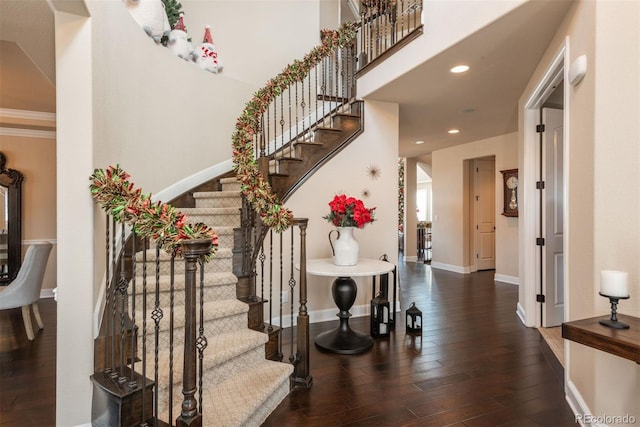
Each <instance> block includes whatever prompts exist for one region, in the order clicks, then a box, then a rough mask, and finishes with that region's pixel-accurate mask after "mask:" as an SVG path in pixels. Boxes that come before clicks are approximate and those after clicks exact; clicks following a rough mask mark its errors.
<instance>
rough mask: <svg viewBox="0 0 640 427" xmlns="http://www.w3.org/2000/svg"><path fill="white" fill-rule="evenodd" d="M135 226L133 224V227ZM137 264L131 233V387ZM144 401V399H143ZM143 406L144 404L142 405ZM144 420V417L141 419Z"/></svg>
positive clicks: (134, 243)
mask: <svg viewBox="0 0 640 427" xmlns="http://www.w3.org/2000/svg"><path fill="white" fill-rule="evenodd" d="M133 228H135V225H134V227H133ZM136 269H137V264H136V236H135V235H134V234H133V233H132V234H131V270H132V273H131V348H130V349H129V354H130V355H131V379H130V380H129V387H131V388H133V387H135V386H136V385H137V383H136V381H135V377H134V372H135V370H136V358H135V348H136V330H135V325H136V272H137V270H136ZM143 402H144V401H143ZM143 406H144V405H143ZM142 420H144V418H143V419H142Z"/></svg>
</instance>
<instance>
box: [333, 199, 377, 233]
mask: <svg viewBox="0 0 640 427" xmlns="http://www.w3.org/2000/svg"><path fill="white" fill-rule="evenodd" d="M329 208H331V211H330V212H329V214H328V215H325V216H323V217H322V218H324V219H326V220H327V221H329V222H330V223H331V224H333V225H335V226H336V227H358V228H363V227H364V226H365V225H367V224H368V223H370V222H373V221H375V220H374V218H373V216H374V214H375V210H376V208H367V207H365V205H364V203H363V202H362V200H360V199H356V198H355V197H351V196H349V197H347V196H346V195H344V194H339V195H336V196H335V197H334V198H333V200H331V201H330V202H329Z"/></svg>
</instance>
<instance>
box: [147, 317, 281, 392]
mask: <svg viewBox="0 0 640 427" xmlns="http://www.w3.org/2000/svg"><path fill="white" fill-rule="evenodd" d="M268 340H269V338H268V336H267V335H266V334H263V333H260V332H257V331H253V330H251V329H244V330H239V331H234V332H227V333H223V334H212V335H211V336H207V347H206V348H205V350H204V358H203V372H206V371H208V370H210V369H215V368H216V367H218V366H220V365H224V364H225V363H233V360H234V359H236V358H238V357H239V356H241V355H243V354H245V353H249V352H251V351H252V350H254V349H255V348H257V347H260V351H259V352H258V355H257V358H256V363H262V361H263V360H264V351H263V346H264V344H265V343H266V342H267V341H268ZM153 352H154V348H153V346H149V345H147V354H148V357H149V360H153ZM173 354H174V359H173V378H174V381H176V382H179V380H181V379H182V372H183V368H184V366H183V356H184V344H183V343H182V342H179V343H176V344H174V347H173ZM236 363H238V362H236ZM158 368H159V369H158V379H159V381H158V385H159V387H160V389H166V388H167V387H168V384H169V360H168V358H167V357H164V358H161V359H160V360H159V365H158ZM237 368H238V369H236V371H241V370H244V369H245V368H246V361H245V363H242V366H239V367H237ZM151 369H153V367H151ZM151 369H149V372H148V373H147V375H150V374H151V372H153V371H152V370H151ZM218 382H219V381H218Z"/></svg>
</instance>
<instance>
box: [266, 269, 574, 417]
mask: <svg viewBox="0 0 640 427" xmlns="http://www.w3.org/2000/svg"><path fill="white" fill-rule="evenodd" d="M399 270H400V282H401V291H400V301H401V304H402V309H403V311H402V313H398V314H399V315H398V324H397V326H396V330H395V332H393V333H392V334H391V337H390V338H388V339H377V340H376V341H375V344H374V347H373V349H372V350H371V351H369V352H367V353H364V354H360V355H349V356H347V355H336V354H330V353H324V352H321V351H319V350H318V349H317V348H316V347H315V346H313V348H312V350H311V374H312V376H313V387H312V388H311V389H310V390H308V391H307V390H299V391H295V392H293V393H292V394H291V395H289V396H288V397H287V398H286V399H285V400H284V401H283V402H282V403H281V404H280V406H279V407H278V408H277V409H276V410H275V411H274V412H273V413H272V414H271V416H270V417H269V418H268V419H267V421H266V423H265V424H264V425H266V426H305V427H306V426H319V427H320V426H322V427H326V426H365V425H367V426H369V425H375V426H522V427H526V426H570V425H575V424H574V416H573V413H572V412H571V410H570V409H569V406H568V405H567V403H566V401H565V398H564V391H563V384H562V375H558V370H559V368H558V366H559V363H558V362H557V361H556V360H555V359H553V353H551V352H550V351H549V349H548V347H547V345H546V343H545V342H544V340H543V339H542V337H541V336H540V334H539V332H538V331H537V330H536V329H532V328H526V327H524V326H523V325H522V324H521V323H520V321H519V320H518V318H517V316H516V313H515V310H516V302H517V298H518V288H517V286H513V285H507V284H501V283H494V282H493V274H494V272H493V271H487V272H478V273H474V274H470V275H461V274H455V273H449V272H445V271H442V270H433V271H431V268H430V266H429V265H427V264H423V263H407V264H406V265H402V266H401V268H400V269H399ZM411 302H415V303H416V306H417V307H418V308H420V310H422V313H423V321H424V323H423V333H422V337H421V338H420V337H417V338H412V337H410V336H407V335H406V334H405V323H404V322H405V319H404V310H406V308H407V307H408V306H409V304H410V303H411ZM351 324H352V326H353V328H354V329H358V330H360V331H363V332H365V331H368V330H369V324H368V318H357V319H351ZM336 325H337V322H326V323H322V324H315V325H311V329H312V332H311V335H312V337H313V336H314V335H315V334H317V333H319V332H322V331H324V330H327V329H331V328H333V327H335V326H336ZM285 353H286V351H285ZM560 369H561V367H560ZM560 373H561V371H560Z"/></svg>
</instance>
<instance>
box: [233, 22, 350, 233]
mask: <svg viewBox="0 0 640 427" xmlns="http://www.w3.org/2000/svg"><path fill="white" fill-rule="evenodd" d="M356 29H357V28H356V25H355V24H353V23H350V22H347V23H345V24H344V25H342V26H341V27H340V29H338V30H337V31H331V30H322V34H321V40H322V44H321V45H320V46H316V47H315V48H313V49H312V50H311V52H309V53H307V54H306V55H305V56H304V58H303V59H302V60H295V61H294V62H293V64H289V65H288V66H287V67H286V68H285V69H284V70H283V71H282V72H281V73H280V74H278V75H277V76H276V77H274V78H272V79H271V80H269V81H268V82H267V84H266V86H265V87H263V88H262V89H260V90H258V91H257V92H256V93H255V94H254V95H253V98H252V99H251V101H249V102H248V103H247V104H246V106H245V109H244V110H243V112H242V114H241V115H240V117H239V118H238V120H237V122H236V128H235V131H234V132H233V135H232V142H233V163H234V170H235V172H236V175H237V176H238V179H239V180H240V182H241V184H242V193H243V194H244V196H245V197H246V198H247V200H248V201H249V202H250V203H251V205H252V206H253V209H254V210H255V211H256V212H257V213H258V214H259V215H260V217H261V218H262V221H263V223H264V224H265V225H266V226H268V227H270V228H273V229H275V230H276V231H277V232H281V231H283V230H286V229H287V228H288V227H289V224H290V223H291V220H292V219H293V213H292V212H291V211H290V210H289V209H287V208H285V207H284V206H282V204H281V203H280V201H279V200H278V198H277V196H276V195H275V194H273V192H272V191H271V186H270V185H269V183H268V182H267V180H266V179H265V177H264V176H263V175H262V173H261V172H260V170H259V169H258V166H257V161H256V159H255V153H254V150H253V137H254V135H256V134H257V133H258V132H259V129H260V117H262V114H264V112H265V111H266V110H267V108H268V106H269V104H270V103H271V102H272V101H273V100H274V99H275V98H276V96H278V95H280V94H281V93H282V92H283V91H284V90H285V89H287V88H288V87H289V86H290V85H291V84H292V83H297V82H302V81H303V80H304V78H305V77H306V76H307V75H308V73H309V71H310V70H311V69H312V68H313V67H314V66H315V65H316V64H318V63H319V62H320V61H321V60H322V59H324V58H326V57H328V56H329V55H330V54H331V53H332V52H333V50H334V49H336V48H338V47H344V46H346V45H347V44H349V43H351V42H352V41H353V40H354V38H355V36H356Z"/></svg>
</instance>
